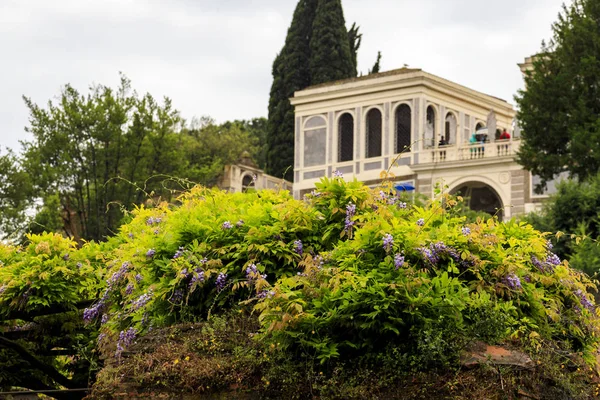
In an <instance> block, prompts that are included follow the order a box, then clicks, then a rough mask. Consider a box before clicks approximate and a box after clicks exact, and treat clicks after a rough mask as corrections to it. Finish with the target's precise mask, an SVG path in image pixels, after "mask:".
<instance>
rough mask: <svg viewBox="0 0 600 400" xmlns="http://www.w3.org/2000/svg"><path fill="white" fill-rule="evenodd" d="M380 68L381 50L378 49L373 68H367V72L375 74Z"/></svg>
mask: <svg viewBox="0 0 600 400" xmlns="http://www.w3.org/2000/svg"><path fill="white" fill-rule="evenodd" d="M380 69H381V52H380V51H378V52H377V60H376V61H375V64H373V68H371V69H370V70H369V74H377V73H378V72H379V70H380Z"/></svg>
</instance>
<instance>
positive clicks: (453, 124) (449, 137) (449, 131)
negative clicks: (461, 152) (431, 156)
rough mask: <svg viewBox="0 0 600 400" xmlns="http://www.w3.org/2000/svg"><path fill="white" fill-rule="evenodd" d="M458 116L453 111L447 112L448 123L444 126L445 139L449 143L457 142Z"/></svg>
mask: <svg viewBox="0 0 600 400" xmlns="http://www.w3.org/2000/svg"><path fill="white" fill-rule="evenodd" d="M456 128H457V121H456V116H455V115H454V114H453V113H448V114H446V124H445V126H444V139H445V140H446V143H447V144H454V143H456Z"/></svg>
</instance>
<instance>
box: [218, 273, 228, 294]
mask: <svg viewBox="0 0 600 400" xmlns="http://www.w3.org/2000/svg"><path fill="white" fill-rule="evenodd" d="M226 283H227V274H226V273H224V272H219V275H218V276H217V280H216V281H215V286H216V287H217V290H218V291H221V290H223V289H224V288H225V285H226Z"/></svg>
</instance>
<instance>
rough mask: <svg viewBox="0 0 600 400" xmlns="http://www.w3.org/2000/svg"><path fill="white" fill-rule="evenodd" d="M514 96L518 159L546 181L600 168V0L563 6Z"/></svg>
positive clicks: (584, 175) (588, 173) (585, 174)
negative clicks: (519, 136)
mask: <svg viewBox="0 0 600 400" xmlns="http://www.w3.org/2000/svg"><path fill="white" fill-rule="evenodd" d="M552 30H553V36H552V40H551V41H550V42H549V43H548V44H547V45H546V44H542V50H541V52H540V53H539V54H538V55H536V56H534V58H533V59H534V62H533V69H532V70H531V71H529V72H528V73H527V74H526V77H525V83H526V89H525V90H524V91H520V92H519V94H518V95H517V96H516V101H517V104H518V108H519V110H518V114H517V116H518V119H519V121H520V124H521V126H522V128H523V133H522V138H523V143H522V145H521V149H520V151H519V156H518V160H519V162H520V163H521V164H522V165H523V166H524V167H525V168H526V169H528V170H530V171H531V172H532V173H533V174H536V175H539V176H540V177H541V178H542V183H541V185H540V187H539V188H538V189H541V188H542V187H543V186H544V185H545V183H546V182H547V181H549V180H551V179H553V178H554V177H555V175H557V174H558V173H560V172H563V171H569V172H570V173H571V175H572V176H575V177H578V178H580V179H586V178H587V177H589V176H591V175H595V174H596V172H597V171H598V170H599V169H600V119H598V115H599V113H600V47H599V46H598V43H600V2H599V1H598V0H575V1H574V2H573V4H572V5H570V6H563V11H562V12H561V14H560V15H559V18H558V21H557V22H556V23H554V25H553V26H552Z"/></svg>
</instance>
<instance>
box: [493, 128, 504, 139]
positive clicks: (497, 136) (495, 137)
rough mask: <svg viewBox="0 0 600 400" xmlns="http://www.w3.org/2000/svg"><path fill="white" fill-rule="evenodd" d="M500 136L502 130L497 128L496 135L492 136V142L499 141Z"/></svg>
mask: <svg viewBox="0 0 600 400" xmlns="http://www.w3.org/2000/svg"><path fill="white" fill-rule="evenodd" d="M500 135H502V129H500V128H498V129H496V133H495V135H494V140H499V139H500Z"/></svg>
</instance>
